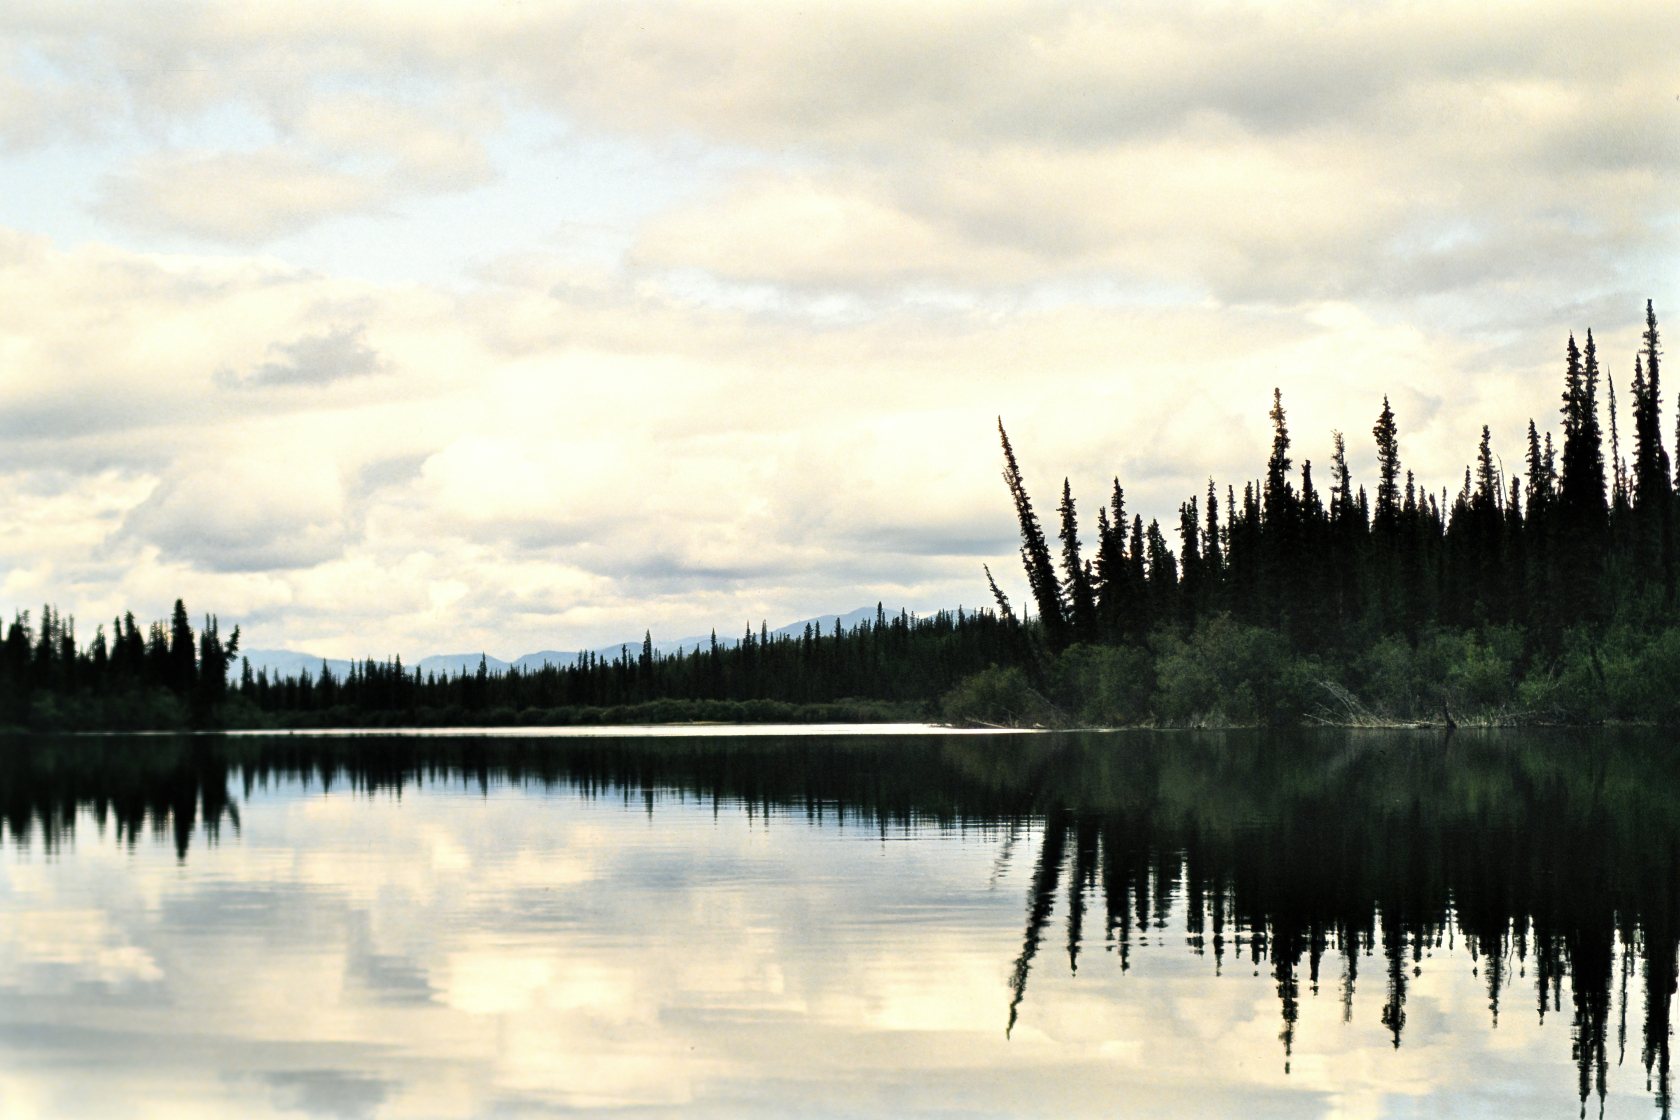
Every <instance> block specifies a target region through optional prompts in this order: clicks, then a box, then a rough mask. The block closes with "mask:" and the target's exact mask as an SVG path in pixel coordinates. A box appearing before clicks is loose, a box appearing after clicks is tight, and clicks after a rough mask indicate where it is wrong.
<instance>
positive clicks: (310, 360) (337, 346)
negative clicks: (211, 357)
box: [218, 324, 386, 387]
mask: <svg viewBox="0 0 1680 1120" xmlns="http://www.w3.org/2000/svg"><path fill="white" fill-rule="evenodd" d="M366 334H367V327H366V325H364V324H358V325H356V326H354V327H341V328H339V329H337V330H333V331H329V332H327V333H326V334H322V335H313V336H309V337H306V338H300V339H298V340H297V341H296V342H285V343H282V342H277V343H275V344H273V345H272V346H270V347H269V353H270V354H273V355H276V356H277V358H278V360H270V361H267V362H264V363H263V364H262V365H260V366H257V367H256V368H255V369H253V370H251V371H250V372H249V373H247V374H245V375H244V376H240V375H237V374H234V373H232V372H231V371H226V370H224V371H222V372H221V373H219V374H218V380H219V381H220V382H221V383H222V384H224V385H230V386H234V387H243V386H266V385H330V384H332V383H333V382H334V381H341V380H343V379H345V378H347V377H366V376H367V375H369V374H372V373H379V372H382V371H383V370H384V369H385V368H386V365H385V363H384V361H382V360H381V358H380V356H379V352H378V351H377V350H375V349H373V348H372V347H371V346H369V345H368V344H367V342H366V341H364V336H365V335H366Z"/></svg>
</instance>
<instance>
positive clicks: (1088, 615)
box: [1057, 478, 1097, 642]
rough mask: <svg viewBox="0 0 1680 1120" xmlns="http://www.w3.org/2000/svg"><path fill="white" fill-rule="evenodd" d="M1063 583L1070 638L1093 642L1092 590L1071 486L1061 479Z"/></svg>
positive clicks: (1062, 597) (1095, 611) (1094, 622)
mask: <svg viewBox="0 0 1680 1120" xmlns="http://www.w3.org/2000/svg"><path fill="white" fill-rule="evenodd" d="M1057 509H1058V512H1059V513H1060V514H1061V517H1062V532H1061V537H1062V583H1061V588H1060V590H1061V601H1062V602H1063V603H1066V604H1067V606H1068V608H1069V610H1068V613H1069V614H1070V615H1071V616H1072V619H1071V621H1072V624H1073V635H1072V636H1073V638H1074V640H1076V641H1081V642H1093V641H1095V640H1096V638H1097V607H1096V601H1095V599H1094V597H1093V596H1092V594H1091V580H1090V576H1089V573H1088V571H1087V570H1086V568H1085V565H1084V564H1083V563H1081V561H1080V559H1079V516H1078V514H1077V513H1076V512H1075V510H1074V504H1073V488H1072V486H1071V485H1069V483H1068V480H1067V479H1065V478H1064V479H1062V504H1061V505H1060V506H1059V507H1057Z"/></svg>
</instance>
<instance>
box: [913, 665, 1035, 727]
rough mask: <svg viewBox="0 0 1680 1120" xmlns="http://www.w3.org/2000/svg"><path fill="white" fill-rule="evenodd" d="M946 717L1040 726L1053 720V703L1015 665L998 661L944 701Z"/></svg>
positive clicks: (958, 720) (960, 721)
mask: <svg viewBox="0 0 1680 1120" xmlns="http://www.w3.org/2000/svg"><path fill="white" fill-rule="evenodd" d="M940 707H941V709H942V710H943V711H944V713H945V720H946V722H948V723H954V724H958V725H961V724H983V725H989V726H993V727H1039V726H1044V725H1046V724H1048V723H1050V722H1053V717H1052V712H1051V710H1050V706H1049V704H1047V703H1046V702H1045V699H1044V697H1043V696H1041V695H1039V693H1038V692H1037V691H1035V690H1034V689H1033V687H1032V685H1031V684H1029V683H1028V681H1027V675H1026V674H1025V673H1024V672H1022V671H1021V670H1020V669H1018V668H1016V667H1015V666H1013V665H1012V666H1010V667H1009V668H1007V669H1000V668H998V667H997V666H996V665H993V666H991V667H990V668H988V669H986V670H984V671H982V672H979V673H976V674H974V675H973V676H971V677H968V678H966V679H964V680H963V682H962V683H961V684H959V685H957V687H956V688H954V689H952V690H951V691H950V692H948V693H946V695H945V698H944V699H943V701H941V704H940Z"/></svg>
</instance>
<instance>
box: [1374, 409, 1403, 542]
mask: <svg viewBox="0 0 1680 1120" xmlns="http://www.w3.org/2000/svg"><path fill="white" fill-rule="evenodd" d="M1371 434H1372V435H1373V436H1375V437H1376V440H1377V473H1378V478H1379V481H1378V483H1377V512H1376V518H1375V525H1374V527H1375V528H1377V529H1378V530H1380V531H1381V532H1383V533H1385V534H1392V533H1393V532H1394V527H1395V522H1396V519H1397V518H1398V517H1399V516H1400V429H1399V428H1398V427H1397V426H1396V425H1395V423H1394V410H1393V409H1391V408H1389V407H1388V397H1386V396H1385V397H1383V406H1382V412H1381V413H1379V414H1378V415H1377V422H1376V425H1375V426H1373V427H1372V428H1371Z"/></svg>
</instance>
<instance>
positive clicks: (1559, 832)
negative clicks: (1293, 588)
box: [0, 728, 1680, 1117]
mask: <svg viewBox="0 0 1680 1120" xmlns="http://www.w3.org/2000/svg"><path fill="white" fill-rule="evenodd" d="M614 731H615V733H614V734H612V735H608V736H589V735H579V734H575V733H573V734H568V735H561V736H544V735H535V734H529V733H525V734H518V735H470V734H469V735H462V734H454V735H445V736H423V735H356V736H336V737H335V736H308V735H291V736H229V737H225V738H217V737H166V736H141V737H103V738H93V737H89V738H56V739H40V740H13V741H8V742H6V743H4V744H3V745H0V813H3V814H4V821H3V825H0V827H3V832H4V836H5V845H6V852H7V855H6V859H5V860H4V863H3V865H0V866H3V869H4V870H3V872H0V1115H4V1116H6V1117H32V1116H40V1117H83V1116H86V1117H126V1116H134V1117H141V1116H148V1117H149V1116H172V1117H174V1116H193V1115H205V1116H259V1117H260V1116H292V1117H296V1116H299V1115H314V1116H340V1117H362V1116H368V1117H373V1116H388V1117H396V1116H403V1117H408V1116H425V1117H474V1116H548V1115H555V1114H561V1113H564V1114H575V1113H578V1112H583V1113H596V1112H599V1113H602V1114H606V1113H611V1114H613V1115H618V1116H644V1115H646V1116H653V1115H684V1116H691V1115H698V1116H708V1115H715V1116H739V1115H764V1116H771V1115H774V1116H785V1115H790V1114H798V1115H810V1116H888V1115H890V1116H934V1115H939V1116H950V1115H960V1116H985V1115H999V1116H1005V1115H1007V1116H1037V1115H1043V1116H1048V1115H1058V1116H1083V1115H1104V1116H1114V1115H1119V1116H1161V1115H1173V1114H1182V1115H1190V1114H1196V1115H1207V1116H1243V1117H1254V1116H1314V1117H1316V1116H1345V1117H1355V1116H1358V1117H1374V1116H1411V1115H1485V1116H1514V1115H1524V1116H1559V1117H1564V1116H1576V1115H1578V1114H1580V1113H1581V1112H1582V1110H1583V1108H1585V1109H1587V1110H1589V1111H1590V1112H1591V1113H1592V1114H1594V1115H1597V1114H1599V1113H1600V1111H1601V1110H1602V1113H1603V1114H1604V1115H1607V1116H1612V1115H1613V1116H1620V1115H1641V1116H1643V1115H1647V1114H1651V1113H1656V1112H1661V1113H1666V1112H1667V1110H1668V1080H1669V1044H1670V1031H1671V1028H1670V1014H1671V1005H1672V1002H1673V998H1674V991H1675V975H1676V972H1675V967H1676V950H1677V945H1680V907H1677V903H1680V889H1677V887H1680V882H1677V877H1676V872H1677V868H1680V860H1677V854H1680V849H1677V841H1680V752H1676V751H1675V749H1674V747H1673V745H1672V743H1671V742H1670V740H1669V739H1668V738H1667V737H1665V736H1659V735H1656V734H1652V733H1635V732H1626V733H1595V734H1591V735H1565V734H1535V733H1525V734H1520V735H1519V734H1497V735H1491V734H1490V735H1464V734H1462V733H1461V734H1459V735H1457V736H1455V737H1453V738H1450V739H1442V738H1440V737H1438V736H1433V735H1429V734H1379V733H1345V732H1327V733H1322V734H1312V735H1305V734H1303V735H1288V736H1279V735H1262V734H1259V733H1239V732H1232V733H1225V734H1166V733H1138V732H1132V733H1114V734H1068V735H1036V736H1021V735H973V734H968V735H955V734H927V733H921V734H909V733H907V732H908V729H897V730H896V732H894V733H888V734H847V733H844V732H843V731H842V730H838V729H829V730H828V731H827V732H826V733H820V734H811V733H809V731H808V730H805V729H801V732H800V733H796V732H794V731H793V730H792V729H783V730H782V731H780V732H771V733H766V732H765V731H764V729H754V732H755V733H753V734H737V733H735V731H733V730H731V729H716V728H711V729H705V730H704V731H703V733H700V734H680V735H679V734H670V733H664V734H659V735H652V734H649V735H637V734H625V733H623V731H622V729H614Z"/></svg>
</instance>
